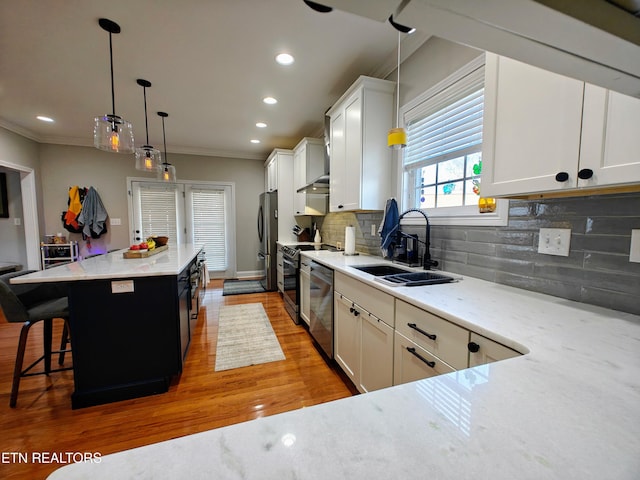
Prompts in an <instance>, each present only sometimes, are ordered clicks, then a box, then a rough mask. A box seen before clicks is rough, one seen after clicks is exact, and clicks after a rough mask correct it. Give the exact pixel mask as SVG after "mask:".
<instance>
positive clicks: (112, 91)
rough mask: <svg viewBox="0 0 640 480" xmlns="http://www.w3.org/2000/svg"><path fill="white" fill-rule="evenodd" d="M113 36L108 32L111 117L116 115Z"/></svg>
mask: <svg viewBox="0 0 640 480" xmlns="http://www.w3.org/2000/svg"><path fill="white" fill-rule="evenodd" d="M112 36H113V35H112V34H111V32H109V60H110V61H111V112H112V115H113V116H115V115H116V92H115V89H114V88H113V42H112V41H111V37H112Z"/></svg>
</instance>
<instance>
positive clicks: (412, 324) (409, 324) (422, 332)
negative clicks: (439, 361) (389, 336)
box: [407, 323, 436, 340]
mask: <svg viewBox="0 0 640 480" xmlns="http://www.w3.org/2000/svg"><path fill="white" fill-rule="evenodd" d="M407 326H408V327H409V328H413V329H414V330H416V331H418V332H420V333H421V334H423V335H424V336H426V337H427V338H430V339H431V340H435V339H436V334H435V333H428V332H425V331H424V330H422V329H421V328H419V327H418V326H417V325H416V324H415V323H407Z"/></svg>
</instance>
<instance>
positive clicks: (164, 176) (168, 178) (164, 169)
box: [158, 112, 176, 183]
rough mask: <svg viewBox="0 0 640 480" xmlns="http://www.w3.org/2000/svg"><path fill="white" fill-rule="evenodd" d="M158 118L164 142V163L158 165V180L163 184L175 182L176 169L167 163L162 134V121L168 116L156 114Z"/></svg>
mask: <svg viewBox="0 0 640 480" xmlns="http://www.w3.org/2000/svg"><path fill="white" fill-rule="evenodd" d="M158 116H160V117H162V140H163V141H164V162H162V163H161V164H160V168H158V180H162V181H163V182H174V183H175V181H176V167H174V166H173V165H171V164H170V163H167V137H166V135H165V133H164V119H165V118H167V117H168V116H169V114H168V113H166V112H158Z"/></svg>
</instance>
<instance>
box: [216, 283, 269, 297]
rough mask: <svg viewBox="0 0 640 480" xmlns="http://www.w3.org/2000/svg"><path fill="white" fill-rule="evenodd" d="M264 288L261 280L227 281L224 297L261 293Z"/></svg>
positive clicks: (223, 289)
mask: <svg viewBox="0 0 640 480" xmlns="http://www.w3.org/2000/svg"><path fill="white" fill-rule="evenodd" d="M261 292H264V288H263V287H262V285H261V284H260V280H225V281H224V284H223V285H222V295H223V296H225V295H240V294H242V293H261Z"/></svg>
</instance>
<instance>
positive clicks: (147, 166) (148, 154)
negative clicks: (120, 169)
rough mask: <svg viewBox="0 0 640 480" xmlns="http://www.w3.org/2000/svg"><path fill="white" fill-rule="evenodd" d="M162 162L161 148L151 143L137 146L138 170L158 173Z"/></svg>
mask: <svg viewBox="0 0 640 480" xmlns="http://www.w3.org/2000/svg"><path fill="white" fill-rule="evenodd" d="M161 164H162V155H161V154H160V150H158V149H157V148H153V147H152V146H151V145H143V146H142V147H138V148H136V170H141V171H143V172H149V173H156V172H157V171H158V169H159V168H160V166H161Z"/></svg>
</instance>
